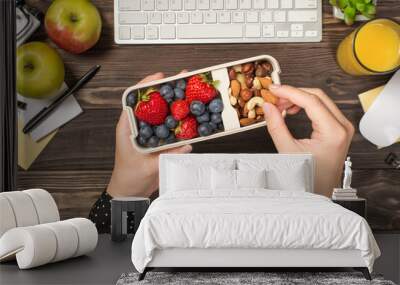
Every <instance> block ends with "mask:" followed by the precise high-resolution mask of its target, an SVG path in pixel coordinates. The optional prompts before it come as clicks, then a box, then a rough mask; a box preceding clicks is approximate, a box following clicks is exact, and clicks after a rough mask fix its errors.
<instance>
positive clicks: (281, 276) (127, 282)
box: [117, 272, 395, 285]
mask: <svg viewBox="0 0 400 285" xmlns="http://www.w3.org/2000/svg"><path fill="white" fill-rule="evenodd" d="M138 276H139V274H138V273H127V274H122V275H121V277H120V278H119V279H118V281H117V285H134V284H140V285H146V284H157V285H163V284H169V285H178V284H179V285H186V284H213V285H219V284H221V285H246V284H252V285H253V284H267V285H298V284H307V285H311V284H318V285H347V284H349V285H350V284H351V285H359V284H360V285H361V284H368V285H395V283H393V282H392V281H388V280H384V279H383V278H382V277H381V276H379V275H378V276H376V275H375V276H374V275H372V278H373V280H372V281H368V280H366V279H365V278H364V276H363V275H362V274H361V273H359V272H148V273H147V274H146V278H145V279H144V280H142V281H138Z"/></svg>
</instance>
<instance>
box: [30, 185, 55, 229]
mask: <svg viewBox="0 0 400 285" xmlns="http://www.w3.org/2000/svg"><path fill="white" fill-rule="evenodd" d="M22 192H24V193H26V194H28V195H29V196H30V197H31V199H32V201H33V204H34V206H35V208H36V212H37V215H38V218H39V224H45V223H51V222H56V221H59V220H60V214H59V212H58V208H57V204H56V202H55V201H54V199H53V197H52V196H51V195H50V193H49V192H47V191H46V190H43V189H29V190H24V191H22Z"/></svg>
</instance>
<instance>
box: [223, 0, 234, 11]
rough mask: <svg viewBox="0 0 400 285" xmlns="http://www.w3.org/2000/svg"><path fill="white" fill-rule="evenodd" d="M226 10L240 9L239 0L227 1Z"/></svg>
mask: <svg viewBox="0 0 400 285" xmlns="http://www.w3.org/2000/svg"><path fill="white" fill-rule="evenodd" d="M221 1H222V0H221ZM225 8H226V9H228V10H236V9H237V8H238V3H237V0H225Z"/></svg>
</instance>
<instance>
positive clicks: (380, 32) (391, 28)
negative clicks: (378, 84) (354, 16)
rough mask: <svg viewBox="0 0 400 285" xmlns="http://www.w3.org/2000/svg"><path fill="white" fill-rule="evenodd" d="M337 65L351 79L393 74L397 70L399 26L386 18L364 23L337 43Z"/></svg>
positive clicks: (399, 41) (399, 61) (399, 51)
mask: <svg viewBox="0 0 400 285" xmlns="http://www.w3.org/2000/svg"><path fill="white" fill-rule="evenodd" d="M337 61H338V63H339V65H340V67H341V68H342V69H343V70H344V71H345V72H347V73H349V74H352V75H376V74H386V73H391V72H394V71H395V70H397V69H398V68H399V67H400V24H399V23H397V22H395V21H394V20H391V19H386V18H377V19H373V20H370V21H368V22H366V23H365V24H363V25H362V26H360V27H359V28H358V29H356V30H355V31H353V32H352V33H351V34H350V35H348V36H347V37H346V38H345V39H344V40H343V41H342V42H341V43H340V45H339V47H338V50H337Z"/></svg>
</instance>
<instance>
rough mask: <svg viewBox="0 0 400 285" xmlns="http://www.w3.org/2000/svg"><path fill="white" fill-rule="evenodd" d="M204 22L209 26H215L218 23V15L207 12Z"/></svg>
mask: <svg viewBox="0 0 400 285" xmlns="http://www.w3.org/2000/svg"><path fill="white" fill-rule="evenodd" d="M204 21H205V22H206V23H207V24H215V23H217V13H215V12H213V11H209V12H205V13H204Z"/></svg>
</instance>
